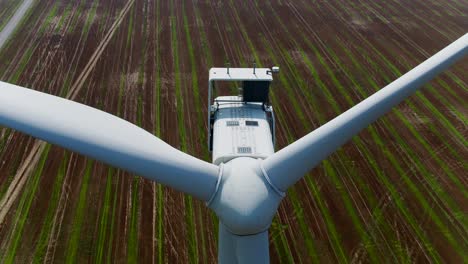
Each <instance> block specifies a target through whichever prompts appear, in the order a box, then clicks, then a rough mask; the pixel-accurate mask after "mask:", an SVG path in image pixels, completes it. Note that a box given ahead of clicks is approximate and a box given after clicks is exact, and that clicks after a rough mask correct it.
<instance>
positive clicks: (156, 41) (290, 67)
mask: <svg viewBox="0 0 468 264" xmlns="http://www.w3.org/2000/svg"><path fill="white" fill-rule="evenodd" d="M18 3H19V1H10V0H0V29H1V28H2V25H4V24H6V23H7V22H8V19H9V17H10V16H11V15H13V14H14V10H15V8H17V7H18ZM467 14H468V2H467V1H466V0H460V1H449V0H427V1H422V0H417V1H416V0H389V1H372V0H357V1H345V0H330V1H314V0H295V1H292V0H286V1H279V0H275V1H260V0H247V1H240V0H226V1H205V0H202V1H198V0H192V1H175V0H169V1H163V0H144V1H143V0H140V1H135V0H128V1H123V0H79V1H62V0H41V1H38V0H36V1H35V2H34V3H33V6H32V8H31V9H30V11H29V12H27V13H26V15H25V17H24V19H23V20H22V21H21V23H20V27H19V28H18V30H17V31H16V33H15V34H14V36H13V37H12V39H11V40H10V41H9V42H7V43H6V44H5V45H4V47H3V49H1V50H0V80H2V81H7V82H11V83H14V84H18V85H22V86H25V87H31V88H34V89H36V90H40V91H44V92H47V93H51V94H55V95H59V96H62V97H66V98H69V99H72V100H75V101H78V102H81V103H84V104H87V105H90V106H93V107H96V108H98V109H102V110H104V111H106V112H109V113H112V114H114V115H117V116H119V117H121V118H124V119H126V120H128V121H130V122H132V123H135V124H137V125H139V126H141V127H143V128H144V129H146V130H147V131H149V132H151V133H153V134H154V135H156V136H158V137H160V138H162V139H163V140H165V141H166V142H168V143H169V144H171V145H173V146H175V147H177V148H179V149H181V150H183V151H185V152H188V153H190V154H192V155H194V156H196V157H199V158H202V159H205V160H210V154H209V152H208V150H207V146H206V144H205V143H206V127H207V120H205V117H206V109H207V102H206V98H207V78H208V70H209V68H210V67H213V66H218V67H220V66H223V65H224V64H225V63H226V62H230V64H231V65H232V66H239V67H247V66H251V64H252V62H253V61H255V62H257V65H261V66H265V67H270V66H273V65H278V66H280V67H281V73H280V74H279V75H277V76H276V79H275V81H274V84H273V90H272V95H271V101H272V103H273V106H274V108H275V111H276V116H277V130H276V132H277V148H278V149H280V148H282V147H284V146H286V145H287V144H289V143H291V142H293V141H294V140H296V139H298V138H300V137H301V136H303V135H305V134H307V133H308V132H310V131H312V130H313V129H315V128H317V127H318V126H320V125H321V124H324V123H326V122H327V121H328V120H330V119H331V118H333V117H335V116H336V115H338V114H340V113H342V112H344V111H345V110H346V109H348V108H350V107H351V106H353V105H355V104H357V103H358V102H359V101H361V100H363V99H364V98H366V97H367V96H369V95H371V94H372V93H373V92H375V91H377V90H378V89H380V88H381V87H383V86H385V85H386V84H388V83H389V82H391V81H392V80H394V79H396V78H397V77H399V76H400V75H402V74H403V73H405V72H406V71H408V70H409V69H411V68H412V67H414V66H416V65H417V64H419V63H420V62H422V61H423V60H425V59H426V58H427V57H429V56H430V55H432V54H434V53H435V52H437V51H438V50H440V49H441V48H443V47H444V46H446V45H448V44H449V43H450V42H452V41H454V40H455V39H457V38H458V37H460V36H461V35H463V34H465V33H466V32H467V29H468V19H467ZM467 72H468V63H467V60H466V59H465V60H463V61H462V62H460V63H458V64H456V65H455V66H454V67H452V68H451V70H450V71H448V72H446V73H444V74H442V75H440V77H439V78H437V79H435V80H433V81H432V82H431V83H430V84H428V85H426V87H425V88H424V89H423V90H422V91H421V92H418V93H416V94H415V95H413V96H412V97H411V98H410V99H408V100H406V101H405V102H404V103H402V104H400V105H399V106H398V107H397V108H395V109H394V110H393V111H392V112H391V113H390V114H388V115H386V116H385V117H384V118H382V119H380V120H379V121H378V122H376V123H375V124H373V125H372V126H370V127H369V128H368V129H366V130H364V131H363V132H361V133H360V134H359V136H357V137H354V138H353V140H352V142H350V143H348V144H346V145H345V146H344V147H343V148H342V149H340V150H339V151H338V152H336V153H335V154H333V155H332V156H330V157H329V158H328V159H327V160H326V161H324V162H323V163H321V165H320V166H319V167H318V168H316V169H314V170H313V171H311V172H310V174H309V175H308V176H307V177H306V178H304V179H303V180H302V181H300V182H299V183H298V184H297V185H295V187H294V188H291V189H290V190H289V191H288V196H287V198H286V199H285V200H284V201H283V202H282V204H281V206H280V209H279V212H278V214H277V217H276V218H275V219H274V222H273V225H272V227H271V229H270V241H271V244H270V254H271V259H272V262H274V263H278V262H284V263H301V262H302V263H309V262H312V261H313V262H317V263H337V262H338V263H347V262H382V261H386V262H389V263H400V262H423V263H426V262H449V263H463V262H467V261H468V253H467V252H468V218H467V214H468V178H467V177H466V175H467V169H468V151H467V146H468V142H467V136H468V117H467V116H468V114H467V109H468V107H467V105H468V86H467V82H468V75H467V74H466V73H467ZM0 92H1V90H0ZM83 122H86V120H83ZM135 140H138V139H135ZM464 175H465V176H464ZM216 234H217V219H216V217H215V216H214V215H213V214H212V213H211V212H210V211H209V210H208V209H207V208H206V207H205V205H204V204H203V203H202V202H200V201H197V200H194V199H192V198H190V197H188V196H184V195H183V194H180V193H178V192H176V191H174V190H172V189H169V188H166V187H162V186H161V185H159V184H157V183H153V182H150V181H148V180H146V179H143V178H140V177H137V176H135V175H131V174H129V173H126V172H123V171H120V170H117V169H114V168H110V167H108V166H106V165H104V164H102V163H100V162H97V161H93V160H90V159H87V158H85V157H83V156H80V155H78V154H76V153H72V152H69V151H65V150H63V149H61V148H59V147H56V146H53V145H49V144H46V143H44V142H41V141H38V140H35V139H34V138H31V137H28V136H25V135H23V134H21V133H18V132H15V131H12V130H10V129H6V128H2V127H0V262H2V263H29V262H48V263H49V262H56V263H64V262H67V263H69V262H70V263H71V262H75V263H83V262H95V263H102V262H130V263H136V262H139V263H149V262H153V263H163V262H166V263H188V262H191V263H192V262H201V263H213V262H215V261H216V257H217V236H216Z"/></svg>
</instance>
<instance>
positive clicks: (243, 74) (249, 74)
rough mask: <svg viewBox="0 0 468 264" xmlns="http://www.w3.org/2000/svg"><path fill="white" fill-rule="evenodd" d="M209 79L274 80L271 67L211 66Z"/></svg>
mask: <svg viewBox="0 0 468 264" xmlns="http://www.w3.org/2000/svg"><path fill="white" fill-rule="evenodd" d="M209 78H210V79H209V81H270V82H271V81H273V76H272V74H271V69H270V68H255V74H254V68H229V74H228V68H211V69H210V77H209Z"/></svg>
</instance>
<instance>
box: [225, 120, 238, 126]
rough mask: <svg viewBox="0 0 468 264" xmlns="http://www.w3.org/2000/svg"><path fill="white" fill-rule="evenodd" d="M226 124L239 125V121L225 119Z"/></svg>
mask: <svg viewBox="0 0 468 264" xmlns="http://www.w3.org/2000/svg"><path fill="white" fill-rule="evenodd" d="M226 126H239V121H232V120H230V121H226Z"/></svg>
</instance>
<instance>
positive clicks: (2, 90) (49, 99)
mask: <svg viewBox="0 0 468 264" xmlns="http://www.w3.org/2000/svg"><path fill="white" fill-rule="evenodd" d="M0 125H4V126H7V127H10V128H13V129H16V130H18V131H21V132H24V133H26V134H29V135H31V136H33V137H37V138H39V139H42V140H45V141H48V142H50V143H53V144H56V145H59V146H62V147H64V148H67V149H70V150H72V151H76V152H78V153H81V154H83V155H86V156H89V157H92V158H94V159H97V160H100V161H103V162H105V163H108V164H110V165H113V166H115V167H119V168H122V169H125V170H127V171H130V172H133V173H136V174H138V175H141V176H144V177H146V178H148V179H151V180H154V181H157V182H159V183H162V184H164V185H167V186H170V187H173V188H174V189H177V190H179V191H182V192H185V193H187V194H191V195H193V196H194V197H196V198H198V199H201V200H204V201H208V200H209V198H210V196H211V194H212V193H213V192H214V190H215V188H216V182H217V178H218V167H217V166H215V165H213V164H211V163H207V162H204V161H201V160H199V159H196V158H194V157H192V156H190V155H187V154H185V153H183V152H180V151H178V150H176V149H175V148H173V147H171V146H170V145H168V144H166V143H165V142H164V141H162V140H160V139H158V138H157V137H155V136H153V135H152V134H150V133H148V132H146V131H145V130H143V129H141V128H140V127H137V126H135V125H133V124H131V123H129V122H127V121H125V120H123V119H120V118H118V117H116V116H113V115H110V114H108V113H105V112H102V111H100V110H97V109H95V108H92V107H89V106H86V105H83V104H79V103H75V102H73V101H69V100H66V99H63V98H60V97H56V96H52V95H49V94H45V93H40V92H37V91H34V90H30V89H26V88H22V87H19V86H16V85H12V84H8V83H4V82H0ZM172 133H177V131H172Z"/></svg>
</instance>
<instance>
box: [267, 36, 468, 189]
mask: <svg viewBox="0 0 468 264" xmlns="http://www.w3.org/2000/svg"><path fill="white" fill-rule="evenodd" d="M467 51H468V34H465V35H464V36H462V37H461V38H459V39H458V40H456V41H455V42H453V43H452V44H450V45H449V46H447V47H446V48H444V49H443V50H441V51H439V52H438V53H437V54H435V55H434V56H432V57H431V58H429V59H427V60H426V61H425V62H423V63H421V64H420V65H418V66H417V67H416V68H414V69H412V70H411V71H409V72H408V73H406V74H405V75H403V76H401V77H400V78H399V79H397V80H395V81H394V82H392V83H390V84H389V85H387V86H386V87H384V88H382V89H381V90H380V91H378V92H376V93H375V94H374V95H372V96H370V97H369V98H367V99H366V100H364V101H362V102H361V103H359V104H357V105H356V106H354V107H352V108H351V109H349V110H348V111H346V112H344V113H343V114H341V115H339V116H338V117H336V118H334V119H333V120H331V121H330V122H328V123H326V124H325V125H323V126H321V127H319V128H318V129H316V130H314V131H313V132H311V133H309V134H308V135H306V136H304V137H302V138H301V139H299V140H297V141H296V142H294V143H292V144H291V145H289V146H287V147H285V148H283V149H282V150H280V151H278V152H277V153H275V154H273V155H271V156H270V157H268V158H267V159H265V160H264V161H263V167H264V169H265V171H266V173H267V175H268V176H269V178H270V180H271V181H272V183H273V185H275V186H276V187H277V188H279V189H280V190H282V191H286V189H287V188H288V187H289V186H291V185H293V184H294V183H295V182H297V181H298V180H299V179H300V178H302V177H303V176H304V175H305V174H306V173H307V172H308V171H309V170H311V169H312V168H314V167H315V166H316V165H317V164H319V163H320V162H321V161H322V160H324V159H325V158H326V157H328V155H330V154H331V153H333V152H334V151H335V150H336V149H338V148H339V147H341V146H342V145H343V144H345V143H346V142H347V141H348V140H350V139H351V138H352V137H353V136H354V135H356V134H357V133H359V132H360V131H361V130H362V129H364V128H366V127H367V126H368V125H369V124H371V123H372V122H374V121H375V120H376V119H377V118H379V117H380V116H382V115H384V114H385V113H387V112H388V111H390V110H391V108H392V107H394V106H395V105H397V104H398V103H400V102H402V101H403V100H404V99H405V98H406V97H408V96H409V95H411V94H412V93H414V92H415V91H416V90H417V89H418V88H419V87H421V86H422V85H423V84H425V83H426V82H428V81H430V80H431V79H432V78H434V77H435V76H436V75H437V74H438V73H440V72H441V71H443V70H445V69H446V68H448V67H449V66H450V65H452V64H453V63H455V62H456V61H457V60H459V59H461V58H463V57H464V56H465V55H466V53H467Z"/></svg>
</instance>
